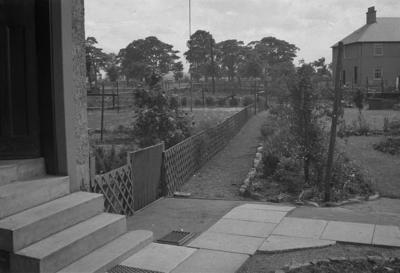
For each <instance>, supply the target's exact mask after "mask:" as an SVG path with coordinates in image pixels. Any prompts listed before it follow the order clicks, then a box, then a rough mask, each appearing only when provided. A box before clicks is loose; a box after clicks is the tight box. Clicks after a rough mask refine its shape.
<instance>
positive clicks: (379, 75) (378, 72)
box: [374, 67, 383, 80]
mask: <svg viewBox="0 0 400 273" xmlns="http://www.w3.org/2000/svg"><path fill="white" fill-rule="evenodd" d="M382 75H383V72H382V68H380V67H377V68H375V71H374V79H375V80H380V79H382Z"/></svg>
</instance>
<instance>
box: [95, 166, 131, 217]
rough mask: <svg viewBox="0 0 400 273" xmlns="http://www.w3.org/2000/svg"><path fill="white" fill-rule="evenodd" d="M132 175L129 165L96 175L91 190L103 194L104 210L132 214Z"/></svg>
mask: <svg viewBox="0 0 400 273" xmlns="http://www.w3.org/2000/svg"><path fill="white" fill-rule="evenodd" d="M133 187H134V181H133V175H132V170H131V166H130V165H125V166H123V167H120V168H118V169H115V170H112V171H110V172H108V173H105V174H101V175H96V176H95V177H94V178H93V179H92V181H91V191H92V192H96V193H100V194H103V195H104V207H105V211H106V212H111V213H118V214H124V215H132V214H133V212H134V195H133Z"/></svg>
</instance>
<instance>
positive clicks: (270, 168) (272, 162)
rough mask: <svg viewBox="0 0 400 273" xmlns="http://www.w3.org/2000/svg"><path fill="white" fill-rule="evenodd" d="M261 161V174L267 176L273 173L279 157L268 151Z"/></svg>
mask: <svg viewBox="0 0 400 273" xmlns="http://www.w3.org/2000/svg"><path fill="white" fill-rule="evenodd" d="M262 163H263V174H264V176H265V177H269V176H271V175H273V174H274V173H275V171H276V168H277V167H278V164H279V157H277V156H276V155H273V154H270V153H268V154H265V155H264V156H263V157H262Z"/></svg>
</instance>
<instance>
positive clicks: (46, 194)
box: [0, 176, 69, 219]
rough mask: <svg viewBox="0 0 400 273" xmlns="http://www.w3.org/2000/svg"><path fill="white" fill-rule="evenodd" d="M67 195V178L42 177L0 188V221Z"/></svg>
mask: <svg viewBox="0 0 400 273" xmlns="http://www.w3.org/2000/svg"><path fill="white" fill-rule="evenodd" d="M68 193H69V177H68V176H44V177H38V178H35V179H32V180H29V181H17V182H13V183H10V184H7V185H4V186H1V187H0V208H1V209H0V219H2V218H4V217H7V216H9V215H12V214H15V213H18V212H21V211H23V210H26V209H29V208H32V207H35V206H38V205H40V204H43V203H46V202H49V201H51V200H54V199H57V198H60V197H62V196H64V195H67V194H68Z"/></svg>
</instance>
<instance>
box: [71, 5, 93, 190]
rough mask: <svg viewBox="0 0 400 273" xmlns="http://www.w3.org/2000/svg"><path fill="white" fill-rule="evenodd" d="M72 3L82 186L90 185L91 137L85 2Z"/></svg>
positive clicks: (78, 171)
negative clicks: (88, 112) (88, 113)
mask: <svg viewBox="0 0 400 273" xmlns="http://www.w3.org/2000/svg"><path fill="white" fill-rule="evenodd" d="M71 1H72V43H73V53H72V57H73V81H74V82H73V87H74V103H75V108H76V109H77V111H76V113H75V117H74V122H75V137H76V144H77V145H76V147H77V151H76V165H77V170H76V171H77V179H78V180H79V182H80V184H81V185H88V183H89V137H88V126H87V96H86V84H85V82H86V62H85V11H84V0H71Z"/></svg>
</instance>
